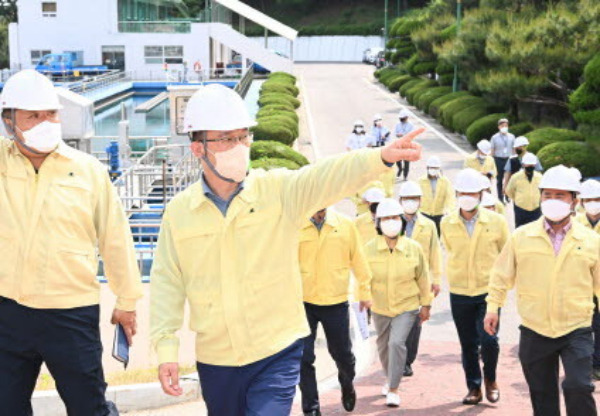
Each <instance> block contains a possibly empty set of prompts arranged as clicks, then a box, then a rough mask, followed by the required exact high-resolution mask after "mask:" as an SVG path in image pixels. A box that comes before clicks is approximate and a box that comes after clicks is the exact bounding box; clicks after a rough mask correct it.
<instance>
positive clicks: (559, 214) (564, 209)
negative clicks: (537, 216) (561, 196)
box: [541, 199, 571, 222]
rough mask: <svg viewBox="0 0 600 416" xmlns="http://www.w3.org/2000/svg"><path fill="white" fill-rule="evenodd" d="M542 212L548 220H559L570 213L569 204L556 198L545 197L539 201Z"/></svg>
mask: <svg viewBox="0 0 600 416" xmlns="http://www.w3.org/2000/svg"><path fill="white" fill-rule="evenodd" d="M541 208H542V214H543V215H544V217H546V218H547V219H548V220H550V221H553V222H560V221H562V220H564V219H565V218H567V217H568V216H569V215H571V204H568V203H566V202H563V201H559V200H558V199H547V200H546V201H543V202H542V203H541Z"/></svg>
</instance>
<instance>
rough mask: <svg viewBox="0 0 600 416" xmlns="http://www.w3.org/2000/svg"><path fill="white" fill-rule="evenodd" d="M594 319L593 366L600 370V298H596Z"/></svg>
mask: <svg viewBox="0 0 600 416" xmlns="http://www.w3.org/2000/svg"><path fill="white" fill-rule="evenodd" d="M594 306H595V307H594V317H593V318H592V329H593V330H594V355H593V366H594V368H595V369H600V313H598V298H597V297H596V296H594Z"/></svg>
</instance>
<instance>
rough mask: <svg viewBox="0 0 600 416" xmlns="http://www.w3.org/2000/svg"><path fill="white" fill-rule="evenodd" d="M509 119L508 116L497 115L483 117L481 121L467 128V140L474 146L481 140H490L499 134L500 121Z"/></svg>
mask: <svg viewBox="0 0 600 416" xmlns="http://www.w3.org/2000/svg"><path fill="white" fill-rule="evenodd" d="M506 117H508V115H507V114H503V113H496V114H489V115H487V116H485V117H481V118H480V119H479V120H476V121H474V122H473V123H471V125H470V126H469V128H467V140H468V141H469V143H471V144H472V145H473V146H475V145H476V144H477V142H478V141H479V140H481V139H488V140H489V139H490V138H491V137H492V136H493V135H494V134H496V133H498V120H500V119H501V118H506Z"/></svg>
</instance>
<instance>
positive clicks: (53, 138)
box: [19, 121, 62, 153]
mask: <svg viewBox="0 0 600 416" xmlns="http://www.w3.org/2000/svg"><path fill="white" fill-rule="evenodd" d="M19 130H20V129H19ZM21 134H22V135H23V138H24V139H25V145H26V146H27V147H31V148H32V149H33V150H37V151H38V152H40V153H50V152H52V151H54V150H56V148H57V147H58V144H59V143H60V141H61V140H62V127H61V124H60V123H51V122H50V121H43V122H41V123H40V124H38V125H37V126H35V127H33V128H31V129H29V130H27V131H22V130H21Z"/></svg>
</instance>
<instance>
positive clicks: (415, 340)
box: [406, 318, 422, 365]
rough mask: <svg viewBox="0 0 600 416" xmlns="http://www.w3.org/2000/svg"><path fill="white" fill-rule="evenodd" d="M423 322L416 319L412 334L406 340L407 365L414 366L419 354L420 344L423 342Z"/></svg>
mask: <svg viewBox="0 0 600 416" xmlns="http://www.w3.org/2000/svg"><path fill="white" fill-rule="evenodd" d="M421 328H422V326H421V320H420V319H418V318H417V319H415V323H414V324H413V327H412V329H411V330H410V334H408V338H407V339H406V365H413V363H414V362H415V360H416V359H417V354H418V353H419V342H420V340H421Z"/></svg>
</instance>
